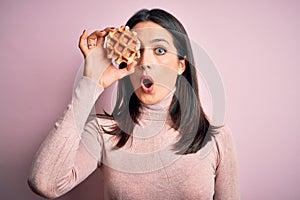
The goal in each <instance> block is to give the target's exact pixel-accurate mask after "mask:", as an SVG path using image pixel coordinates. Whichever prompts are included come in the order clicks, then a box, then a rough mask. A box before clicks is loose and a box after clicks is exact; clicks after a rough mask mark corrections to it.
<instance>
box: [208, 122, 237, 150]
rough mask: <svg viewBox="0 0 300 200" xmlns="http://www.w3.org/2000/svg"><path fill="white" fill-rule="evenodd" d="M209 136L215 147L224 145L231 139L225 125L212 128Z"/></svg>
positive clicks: (230, 133) (227, 127)
mask: <svg viewBox="0 0 300 200" xmlns="http://www.w3.org/2000/svg"><path fill="white" fill-rule="evenodd" d="M211 134H212V138H213V139H214V140H215V142H216V144H217V145H225V144H226V143H229V142H231V141H232V139H233V135H232V131H231V129H230V128H229V126H228V125H227V124H224V125H222V126H218V127H213V128H212V131H211Z"/></svg>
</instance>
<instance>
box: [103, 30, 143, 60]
mask: <svg viewBox="0 0 300 200" xmlns="http://www.w3.org/2000/svg"><path fill="white" fill-rule="evenodd" d="M105 48H106V52H107V58H109V59H113V60H114V61H115V63H117V64H118V65H120V64H121V63H122V62H125V63H127V64H130V63H132V62H133V61H134V60H135V59H137V58H139V57H140V42H139V40H138V38H137V34H136V32H133V31H130V30H129V27H128V26H121V27H120V28H116V29H114V30H113V31H111V32H109V33H108V35H107V37H106V43H105Z"/></svg>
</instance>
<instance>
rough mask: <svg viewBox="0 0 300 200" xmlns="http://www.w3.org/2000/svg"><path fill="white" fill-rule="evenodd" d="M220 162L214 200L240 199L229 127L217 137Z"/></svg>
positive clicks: (235, 160)
mask: <svg viewBox="0 0 300 200" xmlns="http://www.w3.org/2000/svg"><path fill="white" fill-rule="evenodd" d="M216 142H217V149H218V154H219V157H218V161H217V169H216V178H215V195H214V200H238V199H240V194H239V184H238V169H237V159H236V152H235V147H234V143H233V139H232V135H231V132H230V130H229V129H228V127H226V126H224V127H223V128H222V129H221V131H220V133H217V135H216Z"/></svg>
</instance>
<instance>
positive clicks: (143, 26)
mask: <svg viewBox="0 0 300 200" xmlns="http://www.w3.org/2000/svg"><path fill="white" fill-rule="evenodd" d="M132 30H133V31H135V32H136V33H137V35H138V38H139V40H140V41H141V42H142V43H144V44H148V43H151V42H153V41H158V40H157V39H164V40H166V41H167V42H168V43H170V44H173V38H172V35H171V34H170V33H169V31H167V30H166V29H165V28H163V27H161V26H160V25H158V24H156V23H154V22H140V23H138V24H136V25H135V26H134V27H133V29H132Z"/></svg>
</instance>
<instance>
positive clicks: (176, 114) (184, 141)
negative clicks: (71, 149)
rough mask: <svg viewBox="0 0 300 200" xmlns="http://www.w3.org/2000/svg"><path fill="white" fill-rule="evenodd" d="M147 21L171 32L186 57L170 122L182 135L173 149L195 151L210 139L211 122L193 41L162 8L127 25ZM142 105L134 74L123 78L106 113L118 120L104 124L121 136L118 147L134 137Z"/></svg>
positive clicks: (136, 16) (141, 13)
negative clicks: (201, 97) (132, 78)
mask: <svg viewBox="0 0 300 200" xmlns="http://www.w3.org/2000/svg"><path fill="white" fill-rule="evenodd" d="M147 21H151V22H154V23H156V24H158V25H160V26H162V27H163V28H165V29H166V30H168V31H169V32H170V33H171V35H172V37H173V42H174V45H175V47H176V49H177V52H178V58H179V60H182V59H184V60H185V64H186V69H185V71H184V72H183V73H182V75H178V77H177V80H176V91H175V93H174V96H173V98H172V101H171V104H170V107H169V115H170V118H171V124H170V125H171V127H172V128H174V129H175V130H178V131H179V132H180V136H181V137H180V139H179V140H178V141H177V142H176V143H175V144H174V148H173V149H174V150H175V151H176V153H177V154H189V153H195V152H197V151H198V150H199V149H200V148H201V147H202V146H203V145H205V144H204V143H205V142H207V141H208V140H204V138H205V137H208V136H209V135H208V134H209V132H210V130H211V125H210V122H209V121H208V119H207V116H206V115H205V113H204V111H203V108H202V106H201V103H200V100H199V94H198V81H197V72H196V69H195V65H194V57H193V53H192V48H191V44H190V41H189V39H188V37H187V33H186V31H185V29H184V27H183V26H182V24H181V23H180V22H179V21H178V20H177V19H176V18H175V17H174V16H173V15H171V14H170V13H168V12H166V11H164V10H161V9H152V10H147V9H142V10H140V11H138V12H137V13H135V14H134V15H133V16H132V17H131V18H130V19H129V20H128V21H127V23H126V26H129V27H130V28H133V27H134V26H135V25H136V24H138V23H140V22H147ZM141 106H142V105H141V102H140V101H139V99H138V97H137V96H136V95H135V93H134V89H133V86H132V84H131V82H130V78H129V77H125V78H123V79H121V80H119V83H118V92H117V101H116V105H115V107H114V110H113V113H112V115H109V114H107V113H106V116H109V117H111V118H113V119H114V120H115V121H116V124H115V125H113V126H110V127H109V129H106V128H105V127H102V129H103V130H104V132H106V133H108V134H112V135H115V136H116V137H117V139H118V141H117V144H116V145H115V148H116V149H117V148H121V147H122V146H124V145H125V144H126V143H127V141H128V139H129V138H131V139H132V132H133V129H134V127H135V124H138V118H139V116H140V112H141ZM100 117H101V116H100ZM102 117H103V116H102Z"/></svg>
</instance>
